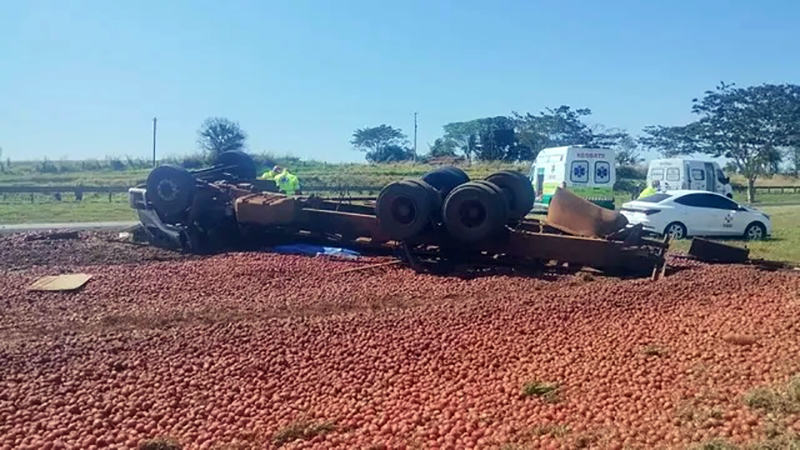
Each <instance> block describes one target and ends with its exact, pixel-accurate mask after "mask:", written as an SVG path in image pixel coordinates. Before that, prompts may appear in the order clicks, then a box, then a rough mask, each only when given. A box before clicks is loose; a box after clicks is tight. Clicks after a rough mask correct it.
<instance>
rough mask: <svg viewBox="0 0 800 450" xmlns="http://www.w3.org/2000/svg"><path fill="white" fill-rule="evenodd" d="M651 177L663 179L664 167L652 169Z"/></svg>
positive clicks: (652, 178)
mask: <svg viewBox="0 0 800 450" xmlns="http://www.w3.org/2000/svg"><path fill="white" fill-rule="evenodd" d="M650 179H651V180H663V179H664V169H652V170H651V171H650Z"/></svg>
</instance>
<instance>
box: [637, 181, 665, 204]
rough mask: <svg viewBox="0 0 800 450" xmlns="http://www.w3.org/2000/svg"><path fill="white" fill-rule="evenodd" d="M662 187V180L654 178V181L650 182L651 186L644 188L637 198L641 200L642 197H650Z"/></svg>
mask: <svg viewBox="0 0 800 450" xmlns="http://www.w3.org/2000/svg"><path fill="white" fill-rule="evenodd" d="M660 187H661V182H660V181H658V180H653V182H652V183H651V184H650V186H648V187H646V188H644V190H643V191H642V193H641V194H639V196H638V197H636V200H639V199H640V198H645V197H649V196H651V195H653V194H657V193H658V188H660Z"/></svg>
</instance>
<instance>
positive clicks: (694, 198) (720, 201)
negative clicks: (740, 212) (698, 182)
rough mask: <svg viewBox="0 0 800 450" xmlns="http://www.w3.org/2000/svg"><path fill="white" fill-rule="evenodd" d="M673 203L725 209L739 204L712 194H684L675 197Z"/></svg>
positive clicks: (736, 206)
mask: <svg viewBox="0 0 800 450" xmlns="http://www.w3.org/2000/svg"><path fill="white" fill-rule="evenodd" d="M675 203H678V204H681V205H685V206H693V207H695V208H714V209H725V210H734V209H738V208H739V205H738V204H736V202H733V201H731V200H728V199H727V198H725V197H721V196H719V195H714V194H689V195H684V196H682V197H678V198H676V199H675Z"/></svg>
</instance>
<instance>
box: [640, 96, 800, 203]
mask: <svg viewBox="0 0 800 450" xmlns="http://www.w3.org/2000/svg"><path fill="white" fill-rule="evenodd" d="M692 103H693V106H692V113H694V114H696V115H698V116H699V117H700V118H699V119H698V120H696V121H695V122H691V123H689V124H687V125H683V126H672V127H665V126H649V127H646V128H645V130H644V131H645V133H646V134H647V136H646V137H645V138H643V139H642V142H643V143H644V144H645V145H646V146H648V147H650V148H653V149H656V150H658V151H660V152H661V153H662V154H664V155H665V156H674V155H681V154H684V155H685V154H695V153H703V154H707V155H711V156H713V157H725V158H730V159H731V162H732V163H733V165H734V167H736V170H737V172H739V173H740V174H742V175H743V176H744V177H745V178H746V179H747V199H748V201H749V202H753V201H755V181H756V179H758V177H759V176H770V175H771V174H773V173H775V171H776V170H777V168H778V166H779V164H780V162H781V158H782V152H781V149H782V148H786V147H791V146H793V145H795V144H796V143H797V136H800V86H797V85H791V84H781V85H774V84H763V85H760V86H750V87H746V88H737V87H735V86H734V85H733V84H725V83H721V84H720V85H719V86H718V87H717V88H716V89H715V90H713V91H706V92H705V94H704V97H703V98H702V99H694V100H692Z"/></svg>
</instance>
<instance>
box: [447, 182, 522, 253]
mask: <svg viewBox="0 0 800 450" xmlns="http://www.w3.org/2000/svg"><path fill="white" fill-rule="evenodd" d="M491 184H492V183H489V182H486V181H483V182H478V181H471V182H469V183H465V184H462V185H461V186H458V187H456V188H455V189H453V191H452V192H450V195H448V196H447V198H446V199H445V201H444V208H443V210H444V212H443V216H444V225H445V227H446V228H447V231H448V232H449V233H450V235H451V236H453V237H454V238H456V239H458V240H460V241H462V242H477V241H480V240H482V239H486V238H489V237H491V236H492V235H494V234H497V233H498V232H500V231H501V230H502V229H503V228H504V227H505V224H506V222H507V221H508V209H507V206H506V200H505V199H504V198H503V194H502V191H501V190H500V188H498V187H496V186H495V187H494V188H492V186H491Z"/></svg>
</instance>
